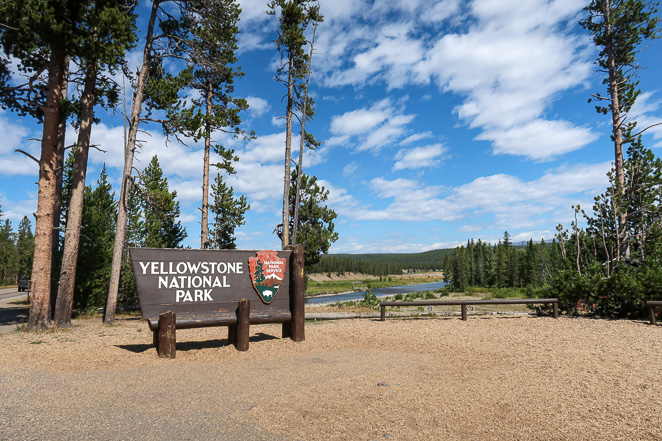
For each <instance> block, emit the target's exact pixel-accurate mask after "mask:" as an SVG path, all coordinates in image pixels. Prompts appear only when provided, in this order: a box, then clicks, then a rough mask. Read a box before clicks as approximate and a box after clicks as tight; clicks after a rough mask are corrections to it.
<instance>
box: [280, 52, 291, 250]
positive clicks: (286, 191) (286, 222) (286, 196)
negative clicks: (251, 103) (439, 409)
mask: <svg viewBox="0 0 662 441" xmlns="http://www.w3.org/2000/svg"><path fill="white" fill-rule="evenodd" d="M288 69H289V70H288V74H287V109H286V113H285V120H286V122H287V125H286V128H285V178H284V186H283V237H282V238H281V242H282V249H285V247H286V246H288V245H289V244H290V176H291V173H292V172H291V164H290V163H291V159H292V106H293V104H294V54H293V53H292V51H290V56H289V67H288Z"/></svg>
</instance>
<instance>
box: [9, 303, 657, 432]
mask: <svg viewBox="0 0 662 441" xmlns="http://www.w3.org/2000/svg"><path fill="white" fill-rule="evenodd" d="M279 335H280V327H279V326H274V325H262V326H254V327H252V328H251V348H250V350H249V351H248V352H244V353H240V352H237V351H236V350H235V349H234V348H233V347H231V346H228V345H227V339H226V337H227V331H226V329H225V328H206V329H193V330H183V331H178V333H177V338H178V344H177V349H178V352H177V358H176V359H175V360H163V359H159V358H158V357H157V356H156V353H155V351H154V349H153V348H152V347H151V344H150V343H151V333H150V332H149V331H148V329H147V326H146V325H145V324H144V323H142V322H140V321H138V320H130V321H123V322H121V323H120V324H119V325H118V326H113V327H104V326H100V325H99V324H98V321H94V322H86V323H85V325H84V326H77V327H75V328H74V329H72V330H68V331H59V332H48V333H41V334H35V333H16V332H14V333H10V334H3V335H0V403H2V406H0V439H2V440H28V439H52V440H61V439H62V440H63V439H72V440H73V439H76V440H78V439H101V440H120V439H140V440H151V439H154V440H156V439H164V438H170V439H191V440H193V439H195V440H218V439H223V440H290V439H295V440H370V439H374V440H379V439H396V440H430V439H444V440H466V439H496V440H513V439H522V440H575V439H576V440H583V439H586V440H589V439H591V440H596V439H597V440H618V439H623V440H658V439H662V432H660V430H659V428H660V427H662V400H660V399H659V398H660V396H661V395H662V382H660V378H662V375H661V374H662V351H661V350H660V349H661V348H660V341H662V327H660V328H654V327H652V326H649V325H646V324H644V323H643V322H642V323H638V322H628V321H618V322H616V321H603V320H590V319H573V318H561V319H559V320H554V319H551V318H532V317H526V316H519V317H512V318H508V317H484V318H478V317H471V318H470V319H469V320H468V321H466V322H463V321H462V320H459V319H456V318H448V319H440V318H436V319H411V320H398V319H390V320H388V321H386V322H379V321H374V320H342V321H334V322H321V323H309V324H308V325H307V327H306V341H305V342H303V343H294V342H292V341H290V340H283V339H280V338H279Z"/></svg>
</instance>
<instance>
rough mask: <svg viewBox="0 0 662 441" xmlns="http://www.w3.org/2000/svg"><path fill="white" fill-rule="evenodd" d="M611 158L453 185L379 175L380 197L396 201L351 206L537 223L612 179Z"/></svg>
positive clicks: (362, 210) (392, 213)
mask: <svg viewBox="0 0 662 441" xmlns="http://www.w3.org/2000/svg"><path fill="white" fill-rule="evenodd" d="M610 168H611V163H609V162H605V163H599V164H577V165H574V166H571V167H560V168H555V169H550V170H548V171H547V172H546V173H545V174H544V175H543V176H541V177H540V178H538V179H534V180H531V181H523V180H522V179H520V178H518V177H516V176H512V175H507V174H495V175H490V176H483V177H480V178H477V179H475V180H473V181H472V182H469V183H468V184H464V185H460V186H457V187H454V188H450V189H447V188H443V187H440V186H425V185H423V184H422V183H420V182H418V181H415V180H411V179H402V178H399V179H394V180H388V179H385V178H374V179H372V180H371V181H370V188H371V190H372V191H373V193H374V195H375V197H377V198H378V199H383V200H390V201H391V202H390V203H389V204H388V205H387V206H386V208H383V209H369V208H366V207H359V208H357V209H355V210H353V211H348V212H347V213H346V215H348V216H349V217H350V218H352V219H357V220H398V221H416V222H421V221H433V220H440V221H455V220H459V219H471V218H472V217H473V216H484V215H487V216H488V217H490V218H491V219H492V220H491V222H492V224H493V225H495V226H497V227H499V228H501V227H505V228H523V227H528V228H530V227H533V226H535V225H537V224H539V223H540V222H541V216H547V217H552V218H553V217H554V216H557V215H558V213H559V212H562V211H566V212H567V211H568V210H569V207H570V206H571V205H572V204H576V203H577V202H578V201H581V202H582V203H584V204H586V203H589V202H590V201H591V200H592V197H593V195H594V194H596V193H598V192H600V191H602V189H604V188H605V187H606V185H607V177H606V173H607V171H608V170H609V169H610Z"/></svg>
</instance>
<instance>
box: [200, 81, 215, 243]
mask: <svg viewBox="0 0 662 441" xmlns="http://www.w3.org/2000/svg"><path fill="white" fill-rule="evenodd" d="M212 97H213V90H212V84H211V81H210V82H209V84H208V85H207V116H209V115H211V112H212V106H211V104H212V102H211V100H212ZM210 148H211V127H210V123H209V121H207V122H206V123H205V157H204V161H203V165H202V230H201V232H200V249H201V250H204V249H206V248H207V242H208V241H209V237H208V236H209V150H210Z"/></svg>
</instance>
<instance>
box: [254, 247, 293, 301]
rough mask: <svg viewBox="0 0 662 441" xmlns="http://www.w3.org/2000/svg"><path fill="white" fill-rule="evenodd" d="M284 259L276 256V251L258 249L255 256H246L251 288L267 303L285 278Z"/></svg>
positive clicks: (272, 298)
mask: <svg viewBox="0 0 662 441" xmlns="http://www.w3.org/2000/svg"><path fill="white" fill-rule="evenodd" d="M285 265H286V260H285V259H281V258H279V257H278V252H277V251H258V252H257V257H249V258H248V268H249V270H250V272H251V280H252V281H253V288H255V291H257V294H258V295H259V296H260V300H262V301H263V302H264V303H266V304H267V305H268V304H269V303H271V302H272V301H273V300H274V299H275V298H276V294H278V289H279V288H280V286H281V285H282V284H283V279H284V278H285Z"/></svg>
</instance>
